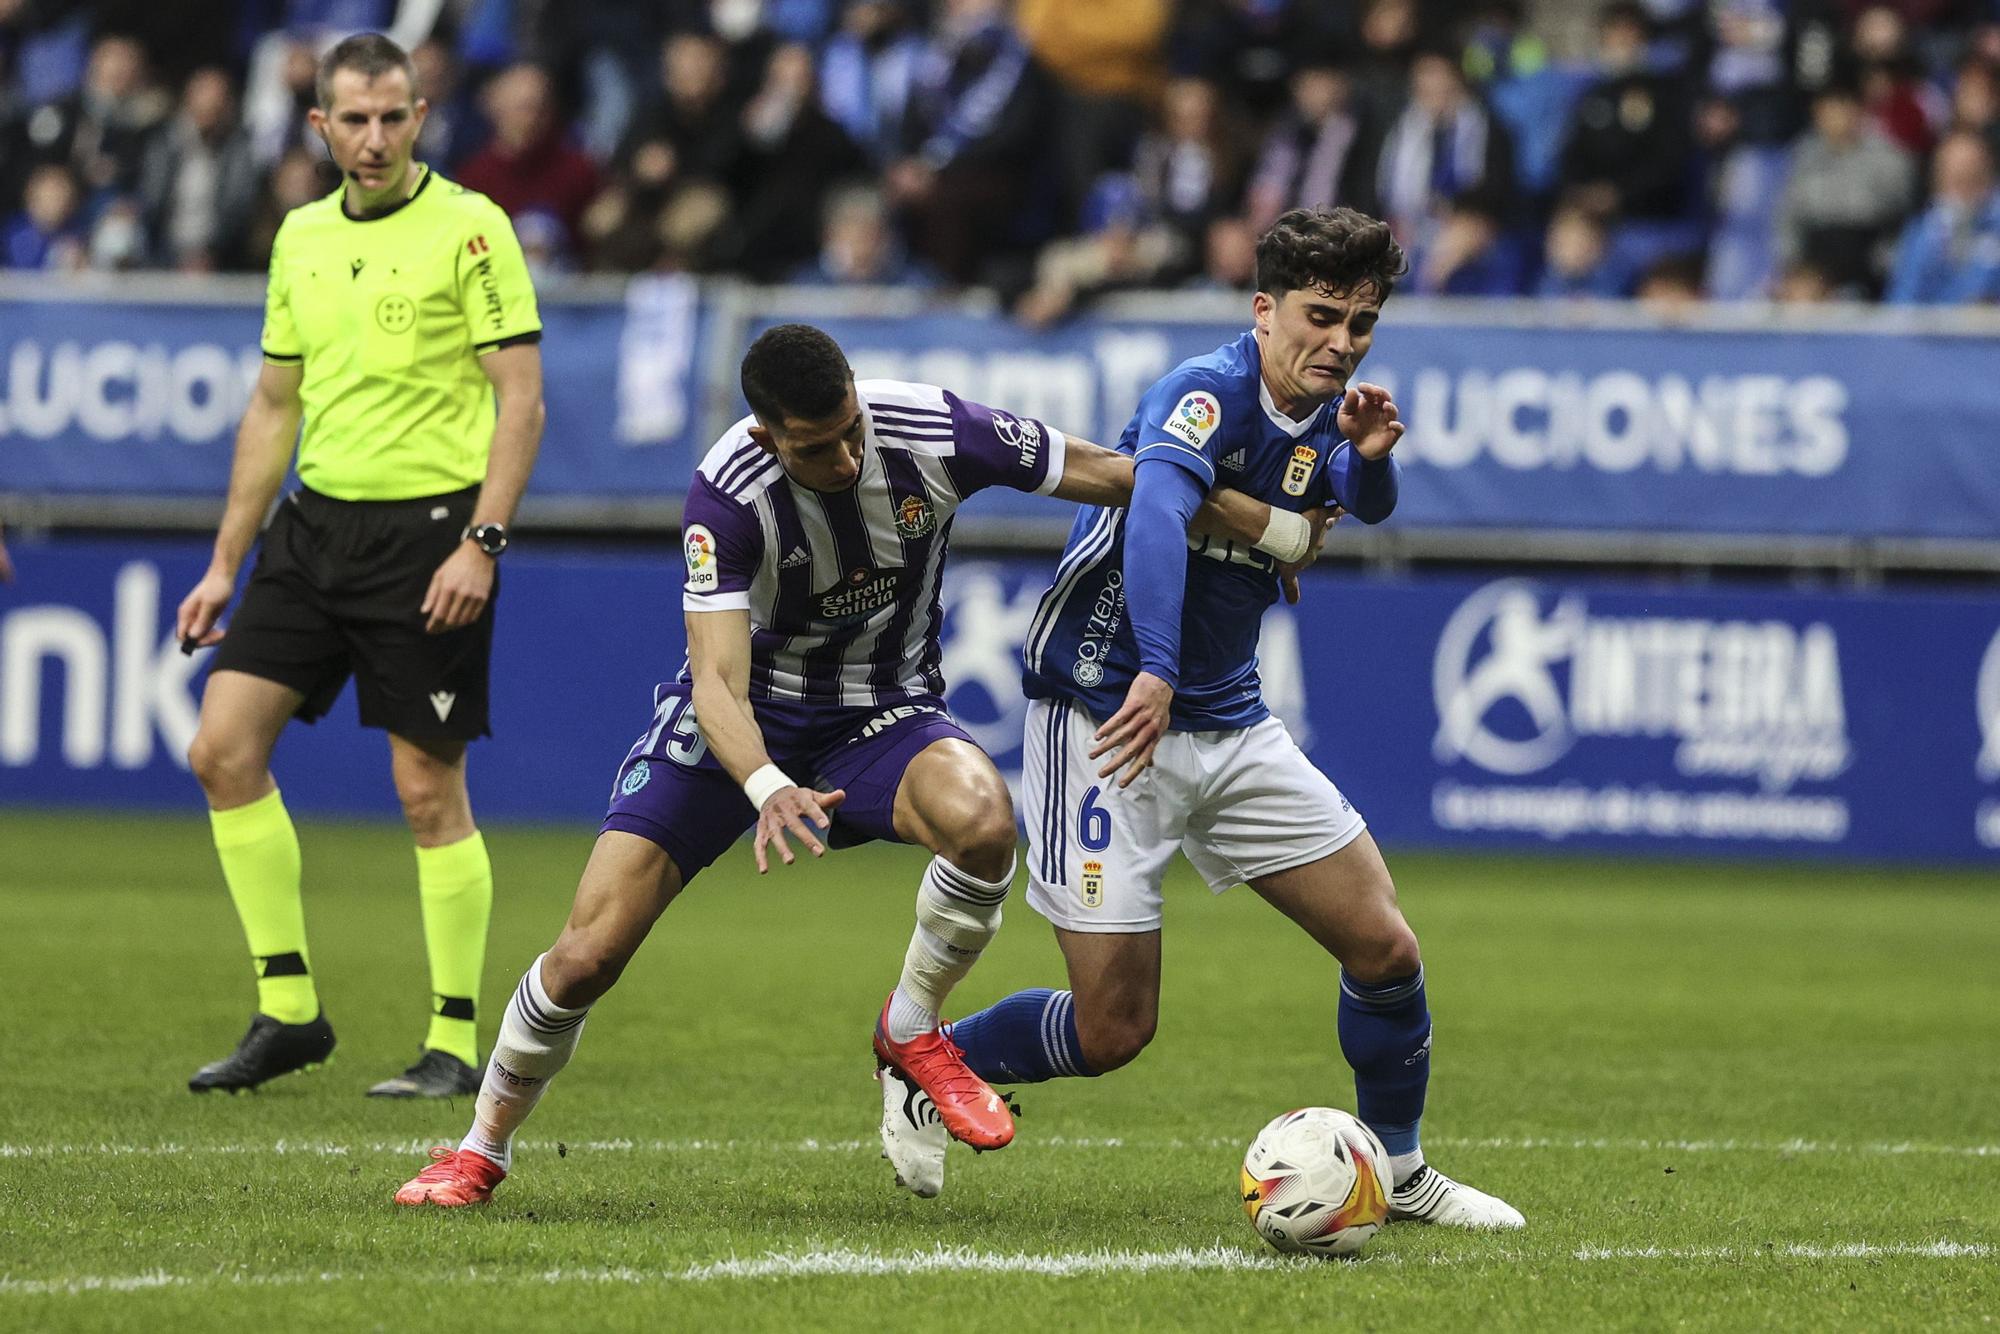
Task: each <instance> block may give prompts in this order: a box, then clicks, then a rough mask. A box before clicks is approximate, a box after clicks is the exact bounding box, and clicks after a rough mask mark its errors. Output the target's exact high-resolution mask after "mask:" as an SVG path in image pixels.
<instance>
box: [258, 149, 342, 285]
mask: <svg viewBox="0 0 2000 1334" xmlns="http://www.w3.org/2000/svg"><path fill="white" fill-rule="evenodd" d="M339 185H340V180H339V173H337V172H336V171H335V170H334V167H333V164H332V163H330V162H328V161H327V160H326V157H325V153H324V150H322V151H321V153H320V154H319V155H318V156H315V155H314V154H313V153H311V152H309V151H308V150H306V149H303V148H294V149H292V150H291V151H290V152H289V153H286V154H285V155H284V157H282V158H280V159H279V160H278V165H277V167H276V169H275V170H273V171H272V172H271V175H270V176H269V177H268V178H267V179H266V180H265V182H264V189H263V192H262V193H261V194H260V195H259V196H258V199H257V203H256V206H255V207H254V208H253V209H252V210H251V214H250V232H249V236H248V237H247V238H246V244H245V246H244V254H243V267H244V268H246V269H249V270H251V271H253V272H258V271H262V270H264V269H266V268H268V267H270V263H271V243H272V241H274V240H276V239H277V235H278V224H280V223H282V222H283V221H284V220H285V215H286V214H287V213H289V212H291V211H292V210H293V209H295V208H298V207H299V206H300V205H302V204H310V203H311V202H312V201H313V200H315V199H318V198H320V197H321V196H323V195H326V194H329V193H331V192H332V191H333V190H335V189H337V188H338V187H339Z"/></svg>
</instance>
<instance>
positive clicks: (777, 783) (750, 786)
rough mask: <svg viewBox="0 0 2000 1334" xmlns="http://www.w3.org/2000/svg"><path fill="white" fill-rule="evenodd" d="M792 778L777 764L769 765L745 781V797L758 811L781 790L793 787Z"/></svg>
mask: <svg viewBox="0 0 2000 1334" xmlns="http://www.w3.org/2000/svg"><path fill="white" fill-rule="evenodd" d="M793 785H794V784H793V783H792V780H791V778H790V777H789V776H788V775H787V774H786V773H785V771H784V770H783V769H780V768H779V767H778V766H777V765H775V764H767V765H765V766H764V767H763V768H761V769H759V770H758V771H757V772H756V773H754V774H751V775H750V776H749V777H748V778H746V779H744V780H743V795H744V796H746V797H748V798H750V804H751V805H752V806H755V807H756V808H757V809H758V810H760V811H761V810H763V809H764V803H765V802H767V801H769V800H770V799H771V798H772V797H773V796H774V795H776V794H777V792H778V790H779V789H781V788H787V787H792V786H793Z"/></svg>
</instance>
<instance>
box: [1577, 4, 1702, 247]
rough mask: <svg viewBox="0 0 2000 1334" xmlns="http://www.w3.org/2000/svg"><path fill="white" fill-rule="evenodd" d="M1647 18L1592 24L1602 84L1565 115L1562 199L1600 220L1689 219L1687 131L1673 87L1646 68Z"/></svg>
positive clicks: (1637, 11)
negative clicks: (1613, 217) (1615, 215)
mask: <svg viewBox="0 0 2000 1334" xmlns="http://www.w3.org/2000/svg"><path fill="white" fill-rule="evenodd" d="M1646 41H1647V31H1646V11H1645V10H1644V9H1642V8H1640V6H1639V5H1638V4H1636V3H1632V2H1631V0H1621V2H1620V3H1614V4H1609V5H1606V6H1605V7H1604V9H1603V11H1602V12H1601V14H1600V15H1599V18H1598V24H1597V62H1598V68H1599V70H1600V72H1601V76H1602V77H1600V79H1599V80H1598V82H1596V83H1595V84H1593V85H1591V86H1590V88H1588V89H1587V90H1586V91H1585V92H1584V94H1583V96H1582V97H1581V98H1580V99H1578V101H1577V104H1576V106H1575V108H1574V109H1573V110H1572V111H1571V113H1570V121H1569V129H1568V133H1567V138H1566V140H1565V142H1564V144H1563V150H1562V158H1561V162H1560V166H1559V167H1558V169H1557V182H1558V184H1559V185H1560V186H1561V187H1562V189H1563V193H1564V195H1565V197H1568V198H1574V199H1576V200H1578V201H1579V202H1581V203H1583V204H1584V205H1585V206H1586V207H1588V208H1591V209H1593V210H1595V211H1596V212H1598V213H1600V214H1604V215H1609V214H1613V213H1618V214H1623V215H1624V216H1626V217H1644V218H1671V217H1680V216H1684V215H1685V214H1686V213H1688V212H1689V203H1690V201H1689V198H1688V195H1689V190H1688V186H1689V183H1690V175H1689V172H1690V164H1691V160H1692V157H1693V148H1694V144H1693V125H1692V123H1691V120H1690V116H1689V111H1688V108H1687V105H1686V104H1685V102H1684V101H1683V100H1682V99H1681V97H1680V95H1679V94H1678V93H1677V92H1676V91H1675V90H1674V87H1673V85H1672V83H1671V82H1670V81H1669V80H1667V79H1665V78H1663V77H1661V76H1660V75H1658V74H1655V73H1654V72H1653V71H1652V70H1650V69H1649V68H1647V65H1646Z"/></svg>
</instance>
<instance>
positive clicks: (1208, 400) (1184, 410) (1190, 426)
mask: <svg viewBox="0 0 2000 1334" xmlns="http://www.w3.org/2000/svg"><path fill="white" fill-rule="evenodd" d="M1161 424H1162V425H1163V426H1164V427H1165V428H1166V432H1167V434H1168V435H1171V436H1173V437H1174V438H1176V439H1178V440H1181V441H1184V442H1185V443H1186V444H1187V445H1188V447H1189V448H1191V449H1200V448H1201V447H1202V446H1203V445H1205V444H1207V443H1208V438H1209V437H1210V436H1212V435H1214V434H1215V428H1216V427H1218V426H1220V425H1222V404H1221V403H1220V402H1218V401H1217V400H1216V397H1215V395H1214V394H1210V393H1205V392H1203V391H1202V390H1199V389H1197V390H1196V391H1194V392H1193V393H1191V394H1184V395H1182V397H1181V401H1180V402H1178V403H1176V404H1175V405H1174V410H1173V411H1172V412H1169V413H1168V414H1167V419H1166V421H1165V422H1163V423H1161Z"/></svg>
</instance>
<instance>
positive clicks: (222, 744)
mask: <svg viewBox="0 0 2000 1334" xmlns="http://www.w3.org/2000/svg"><path fill="white" fill-rule="evenodd" d="M187 758H188V768H189V769H190V770H192V771H193V773H194V776H195V781H196V782H198V783H200V784H201V789H202V791H203V792H205V793H207V794H208V796H209V797H210V798H211V804H215V803H218V802H219V803H220V805H222V806H236V805H241V804H242V803H243V802H244V801H248V800H251V799H252V798H253V797H254V796H255V793H254V792H252V791H251V790H250V789H252V788H255V787H257V786H260V780H261V779H262V778H263V776H264V770H265V765H264V762H263V759H262V757H261V756H259V755H258V754H257V753H256V752H255V751H254V750H253V749H252V748H250V747H248V746H245V745H242V744H241V743H238V742H232V741H230V740H227V739H225V738H224V737H222V736H220V735H218V734H217V733H216V732H215V731H214V730H212V729H210V728H202V729H200V730H198V731H197V732H196V733H195V734H194V740H193V741H191V742H189V743H188V755H187Z"/></svg>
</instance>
